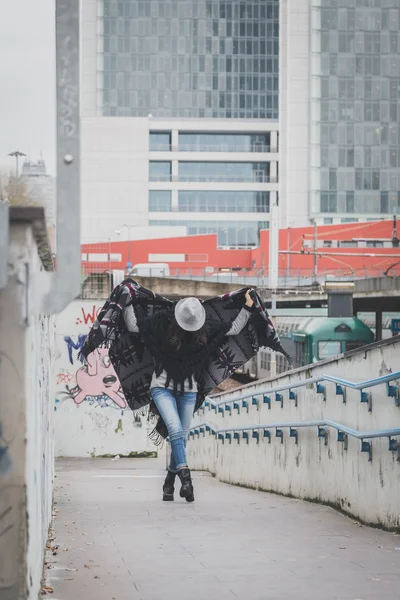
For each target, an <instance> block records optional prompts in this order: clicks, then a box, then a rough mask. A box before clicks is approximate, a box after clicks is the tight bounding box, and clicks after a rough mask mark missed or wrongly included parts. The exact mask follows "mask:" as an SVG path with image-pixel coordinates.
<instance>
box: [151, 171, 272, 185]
mask: <svg viewBox="0 0 400 600" xmlns="http://www.w3.org/2000/svg"><path fill="white" fill-rule="evenodd" d="M150 181H172V182H179V181H180V182H191V183H207V182H210V183H212V182H214V183H216V182H225V183H232V182H233V183H278V178H277V177H276V176H271V175H266V174H265V173H254V174H253V175H252V176H250V177H243V176H242V177H236V176H235V175H219V176H214V175H187V176H186V175H150Z"/></svg>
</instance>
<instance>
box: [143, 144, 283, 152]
mask: <svg viewBox="0 0 400 600" xmlns="http://www.w3.org/2000/svg"><path fill="white" fill-rule="evenodd" d="M171 151H172V152H235V153H238V152H243V153H246V152H258V153H261V154H265V153H269V152H274V153H276V152H278V148H277V147H276V146H275V147H273V146H269V145H266V144H252V145H251V146H231V145H230V144H219V145H213V144H210V145H204V144H201V145H200V144H179V146H172V145H171V144H152V145H151V147H150V152H171Z"/></svg>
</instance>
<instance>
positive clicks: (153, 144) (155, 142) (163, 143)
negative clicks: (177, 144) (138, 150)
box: [150, 131, 171, 152]
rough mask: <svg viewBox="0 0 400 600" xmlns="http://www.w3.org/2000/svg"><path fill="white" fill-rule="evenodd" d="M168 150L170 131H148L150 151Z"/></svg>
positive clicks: (169, 148)
mask: <svg viewBox="0 0 400 600" xmlns="http://www.w3.org/2000/svg"><path fill="white" fill-rule="evenodd" d="M169 150H171V133H169V132H156V131H154V132H151V133H150V151H151V152H153V151H155V152H168V151H169Z"/></svg>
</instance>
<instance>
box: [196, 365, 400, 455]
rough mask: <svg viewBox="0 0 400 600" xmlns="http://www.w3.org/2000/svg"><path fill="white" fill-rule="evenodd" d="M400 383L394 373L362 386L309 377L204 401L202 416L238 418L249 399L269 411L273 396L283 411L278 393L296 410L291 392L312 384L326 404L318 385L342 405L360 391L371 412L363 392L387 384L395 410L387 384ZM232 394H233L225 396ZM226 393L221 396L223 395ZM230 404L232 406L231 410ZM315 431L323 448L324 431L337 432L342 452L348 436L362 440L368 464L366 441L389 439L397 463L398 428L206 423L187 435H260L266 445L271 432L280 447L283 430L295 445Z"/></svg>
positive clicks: (399, 395)
mask: <svg viewBox="0 0 400 600" xmlns="http://www.w3.org/2000/svg"><path fill="white" fill-rule="evenodd" d="M396 379H400V371H396V372H395V373H388V374H387V375H383V376H381V377H376V378H374V379H368V380H366V381H361V382H352V381H347V380H345V379H341V378H339V377H334V376H332V375H320V376H317V377H311V378H308V379H305V380H303V381H297V382H293V383H286V384H284V385H278V386H274V387H271V388H267V389H262V388H261V389H257V390H253V392H252V393H245V394H242V395H240V396H237V397H235V398H232V399H227V400H226V399H225V400H221V401H215V400H214V399H213V398H207V399H206V401H205V403H204V405H203V407H202V409H203V414H204V412H205V409H206V408H209V409H210V410H215V412H216V413H217V412H218V413H222V414H224V413H225V411H226V412H228V413H229V414H230V415H232V409H233V410H235V409H237V411H238V414H239V412H240V408H241V407H242V408H246V409H247V408H248V406H249V405H248V400H249V399H251V405H255V406H257V407H259V404H260V401H259V399H258V397H259V396H262V398H263V404H267V405H268V408H269V409H270V408H271V396H272V394H275V400H276V401H277V402H279V403H280V404H281V407H282V408H283V395H282V394H281V392H284V391H287V392H289V394H288V399H289V401H294V402H295V406H297V395H296V393H295V392H294V391H293V390H294V389H296V388H300V387H305V386H309V385H312V384H316V392H317V393H318V394H321V395H322V397H323V399H324V400H326V387H325V386H324V385H322V384H321V382H332V383H334V384H335V386H336V389H335V393H336V395H337V396H341V397H342V401H343V403H345V402H346V389H347V388H350V389H355V390H359V391H360V401H361V402H362V403H367V404H368V409H369V410H371V404H370V400H371V396H370V393H369V392H365V390H366V389H368V388H372V387H376V386H378V385H382V384H386V394H387V396H388V397H390V398H393V399H394V402H395V405H396V406H397V407H398V406H399V405H400V401H399V400H400V389H399V387H398V386H396V385H391V384H390V382H392V381H394V380H396ZM227 393H232V392H227ZM227 393H225V394H224V395H226V394H227ZM233 393H234V392H233ZM231 404H233V406H231ZM310 427H316V428H318V437H319V438H324V439H325V444H326V443H327V429H328V428H330V429H335V430H336V431H337V432H338V435H337V441H338V442H343V443H344V444H345V448H346V449H347V436H350V437H353V438H356V439H358V440H361V448H360V450H361V452H368V454H369V460H372V445H371V442H369V441H366V440H372V439H376V438H384V437H386V438H388V439H389V445H388V450H389V451H391V452H398V459H399V460H400V442H399V441H398V440H394V439H392V438H395V437H400V428H392V429H380V430H373V431H357V430H356V429H352V428H350V427H347V425H343V424H342V423H337V422H336V421H332V420H330V419H319V420H312V421H291V422H276V423H264V424H256V425H232V426H229V427H215V426H214V425H212V424H210V423H209V422H208V421H205V422H202V423H198V424H196V425H194V426H193V427H191V428H190V430H189V431H190V435H191V436H192V437H194V435H196V434H197V435H200V433H204V434H205V432H206V431H208V432H209V433H212V434H213V435H216V436H217V439H219V440H222V441H225V440H229V442H231V441H232V434H233V439H237V441H238V442H240V439H241V437H240V434H242V439H245V440H246V441H247V443H248V441H249V436H248V432H252V437H253V438H256V439H257V441H259V438H260V431H262V432H263V437H264V438H268V441H271V433H270V430H275V435H276V437H277V438H280V439H281V443H283V430H284V429H289V436H290V437H293V438H295V440H296V444H297V443H298V432H297V430H298V429H303V428H310Z"/></svg>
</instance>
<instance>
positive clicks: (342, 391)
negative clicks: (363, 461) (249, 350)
mask: <svg viewBox="0 0 400 600" xmlns="http://www.w3.org/2000/svg"><path fill="white" fill-rule="evenodd" d="M286 375H287V374H286ZM395 379H400V371H396V372H395V373H388V374H387V375H382V377H376V378H374V379H368V380H366V381H361V382H358V383H356V382H353V381H347V380H346V379H341V378H340V377H334V376H332V375H319V376H317V377H310V378H308V379H303V380H301V381H296V382H293V383H285V384H284V385H278V386H274V387H271V388H268V389H264V388H260V389H257V390H255V391H253V392H248V393H244V394H242V395H240V396H236V397H235V398H232V399H231V400H229V399H228V400H221V401H216V400H214V399H212V398H207V400H206V401H205V403H204V406H205V407H207V406H209V407H211V408H214V409H218V408H219V407H221V406H224V405H225V407H226V409H227V410H230V406H229V405H230V404H232V403H236V404H237V403H239V402H241V401H242V402H243V401H247V400H248V399H249V398H251V399H252V401H253V400H254V398H255V397H256V396H263V403H264V404H269V405H271V399H270V396H269V395H270V394H276V397H275V400H277V401H279V402H281V404H282V405H283V396H282V394H280V392H284V391H289V399H290V400H295V402H296V403H297V396H296V394H295V392H293V390H294V389H296V388H300V387H306V386H309V385H311V384H316V391H317V393H319V394H322V395H323V398H324V400H326V388H325V386H324V385H322V382H332V383H335V384H336V395H338V396H342V398H343V402H346V389H347V388H350V389H353V390H359V391H360V401H361V402H369V393H368V392H365V391H364V390H365V389H368V388H372V387H375V386H377V385H382V384H384V383H386V394H387V396H389V397H392V398H394V402H395V405H396V406H399V400H400V391H399V387H398V386H396V385H390V382H391V381H394V380H395ZM228 393H235V392H228ZM253 403H254V404H256V402H253ZM244 406H245V405H244ZM228 407H229V408H228ZM234 408H238V407H237V406H235V407H234Z"/></svg>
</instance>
